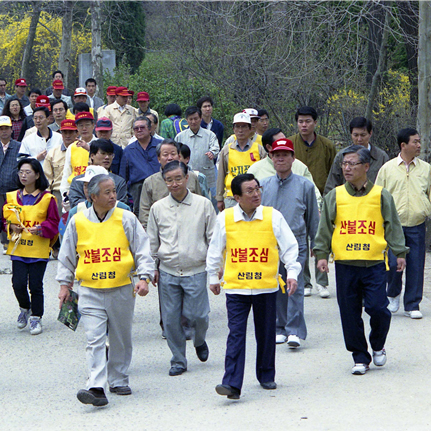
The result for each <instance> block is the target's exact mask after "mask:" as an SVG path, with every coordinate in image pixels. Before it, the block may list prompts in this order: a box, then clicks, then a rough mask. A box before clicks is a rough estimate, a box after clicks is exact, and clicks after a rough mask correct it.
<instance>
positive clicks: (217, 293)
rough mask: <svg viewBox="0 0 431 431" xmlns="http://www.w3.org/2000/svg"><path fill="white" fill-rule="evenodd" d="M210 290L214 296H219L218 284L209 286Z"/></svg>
mask: <svg viewBox="0 0 431 431" xmlns="http://www.w3.org/2000/svg"><path fill="white" fill-rule="evenodd" d="M210 290H211V292H212V293H214V295H220V283H217V284H210Z"/></svg>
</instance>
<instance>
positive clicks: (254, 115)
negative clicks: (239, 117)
mask: <svg viewBox="0 0 431 431" xmlns="http://www.w3.org/2000/svg"><path fill="white" fill-rule="evenodd" d="M242 112H244V113H246V114H248V115H250V118H260V117H259V113H258V112H257V109H253V108H249V109H244V111H242Z"/></svg>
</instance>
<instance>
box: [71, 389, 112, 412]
mask: <svg viewBox="0 0 431 431" xmlns="http://www.w3.org/2000/svg"><path fill="white" fill-rule="evenodd" d="M76 396H77V397H78V400H79V401H81V403H82V404H92V405H93V406H96V407H102V406H106V404H108V402H109V401H108V398H106V395H105V391H104V390H103V388H90V389H88V390H87V389H81V390H80V391H78V393H77V394H76Z"/></svg>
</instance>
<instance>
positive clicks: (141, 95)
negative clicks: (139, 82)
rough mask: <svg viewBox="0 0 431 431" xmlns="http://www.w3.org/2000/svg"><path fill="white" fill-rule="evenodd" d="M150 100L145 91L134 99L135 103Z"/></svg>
mask: <svg viewBox="0 0 431 431" xmlns="http://www.w3.org/2000/svg"><path fill="white" fill-rule="evenodd" d="M149 100H150V95H149V94H148V93H147V92H145V91H140V92H139V93H138V97H137V99H136V101H137V102H148V101H149Z"/></svg>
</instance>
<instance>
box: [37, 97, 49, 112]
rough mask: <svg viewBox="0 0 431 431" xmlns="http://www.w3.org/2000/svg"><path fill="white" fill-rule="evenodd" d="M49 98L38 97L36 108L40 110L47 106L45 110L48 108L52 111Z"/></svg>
mask: <svg viewBox="0 0 431 431" xmlns="http://www.w3.org/2000/svg"><path fill="white" fill-rule="evenodd" d="M50 102H51V101H50V100H49V97H48V96H37V99H36V108H40V107H41V106H45V108H48V109H49V110H51V104H50Z"/></svg>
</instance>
